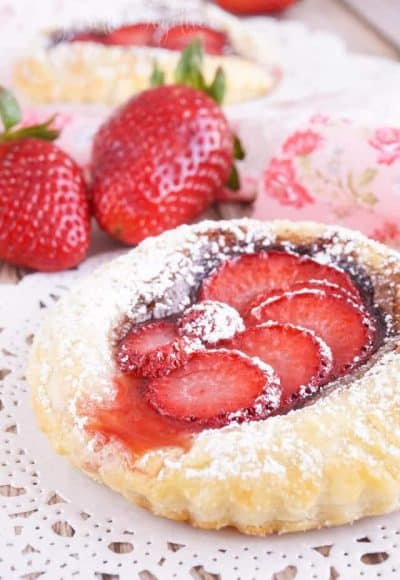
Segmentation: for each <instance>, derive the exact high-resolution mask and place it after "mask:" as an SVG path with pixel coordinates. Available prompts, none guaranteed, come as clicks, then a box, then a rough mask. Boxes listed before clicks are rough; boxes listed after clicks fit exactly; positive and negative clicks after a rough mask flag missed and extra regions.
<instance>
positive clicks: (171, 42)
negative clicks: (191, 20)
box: [159, 24, 229, 54]
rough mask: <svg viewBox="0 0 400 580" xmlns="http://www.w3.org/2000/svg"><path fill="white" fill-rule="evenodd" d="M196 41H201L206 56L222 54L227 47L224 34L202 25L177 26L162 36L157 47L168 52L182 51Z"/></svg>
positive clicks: (227, 42)
mask: <svg viewBox="0 0 400 580" xmlns="http://www.w3.org/2000/svg"><path fill="white" fill-rule="evenodd" d="M196 39H199V40H201V41H202V43H203V48H204V51H205V52H207V53H208V54H224V52H225V51H226V49H227V47H228V45H229V41H228V37H227V35H226V34H225V33H224V32H221V31H219V30H215V29H213V28H210V27H209V26H204V25H202V24H177V25H176V26H172V27H171V28H169V29H168V30H167V31H166V32H165V33H164V34H163V36H162V37H161V38H160V41H159V46H160V47H161V48H167V49H169V50H183V49H184V48H186V47H187V46H188V45H189V44H190V43H192V42H193V41H194V40H196Z"/></svg>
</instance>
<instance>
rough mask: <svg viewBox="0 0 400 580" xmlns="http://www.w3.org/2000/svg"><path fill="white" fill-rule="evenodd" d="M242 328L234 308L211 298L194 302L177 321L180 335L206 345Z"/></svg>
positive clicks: (233, 334) (228, 337) (212, 343)
mask: <svg viewBox="0 0 400 580" xmlns="http://www.w3.org/2000/svg"><path fill="white" fill-rule="evenodd" d="M242 330H244V323H243V320H242V318H241V316H240V314H239V313H238V312H237V311H236V310H235V309H234V308H231V307H230V306H228V304H224V303H223V302H213V301H211V300H206V301H204V302H201V303H200V304H195V305H194V306H192V307H191V308H189V309H188V310H186V312H185V313H184V315H183V316H182V318H181V320H180V323H179V333H180V334H181V335H182V336H187V337H188V338H191V339H193V340H196V339H198V340H200V341H201V342H202V343H203V344H205V345H207V346H211V345H215V344H217V342H220V341H221V340H229V339H231V338H233V337H234V336H235V334H236V333H237V332H241V331H242Z"/></svg>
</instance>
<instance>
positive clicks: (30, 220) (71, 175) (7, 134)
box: [0, 88, 90, 272]
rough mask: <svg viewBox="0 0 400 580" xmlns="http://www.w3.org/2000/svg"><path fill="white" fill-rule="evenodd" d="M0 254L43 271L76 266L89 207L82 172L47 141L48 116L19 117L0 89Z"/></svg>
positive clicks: (49, 137)
mask: <svg viewBox="0 0 400 580" xmlns="http://www.w3.org/2000/svg"><path fill="white" fill-rule="evenodd" d="M0 116H1V118H2V121H3V124H4V128H5V131H4V132H3V133H2V134H1V135H0V259H3V260H6V261H8V262H11V263H13V264H18V265H21V266H26V267H28V268H33V269H35V270H41V271H44V272H53V271H57V270H63V269H66V268H71V267H72V266H76V265H77V264H79V262H81V261H82V260H83V258H84V257H85V255H86V252H87V249H88V245H89V239H90V211H89V203H88V199H87V192H86V187H85V182H84V179H83V176H82V172H81V170H80V168H79V167H78V165H77V164H76V163H75V162H74V161H73V160H72V159H71V158H70V157H69V156H68V155H67V154H66V153H64V152H63V151H62V150H61V149H59V148H58V147H57V146H56V145H54V144H53V143H51V142H50V141H52V140H53V139H55V138H57V136H58V132H57V131H54V130H53V129H51V122H52V119H51V120H50V121H49V122H47V123H44V124H42V125H37V126H34V127H23V128H21V129H14V128H13V127H14V126H15V125H16V124H17V123H18V122H19V121H20V117H21V115H20V110H19V107H18V104H17V103H16V101H15V99H14V97H13V96H12V95H11V94H10V93H9V92H8V91H6V90H5V89H1V88H0Z"/></svg>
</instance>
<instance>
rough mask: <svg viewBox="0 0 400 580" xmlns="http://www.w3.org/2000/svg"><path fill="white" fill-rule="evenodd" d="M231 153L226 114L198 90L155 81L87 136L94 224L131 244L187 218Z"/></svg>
mask: <svg viewBox="0 0 400 580" xmlns="http://www.w3.org/2000/svg"><path fill="white" fill-rule="evenodd" d="M232 151H233V138H232V133H231V131H230V129H229V126H228V123H227V120H226V118H225V117H224V115H223V113H222V111H221V109H220V108H219V107H218V106H217V105H216V104H215V103H214V102H213V100H212V99H211V98H209V97H208V96H207V95H205V94H203V93H202V92H199V91H196V90H194V89H192V88H189V87H185V86H162V87H158V88H155V89H150V90H148V91H145V92H143V93H141V94H140V95H138V96H135V97H133V98H132V99H131V100H130V101H128V103H127V104H126V105H124V106H123V107H122V108H120V109H119V110H118V111H117V112H116V113H115V114H114V115H113V117H111V118H110V119H109V120H108V121H106V122H105V124H104V125H103V126H102V127H101V128H100V130H99V131H98V133H97V135H96V137H95V140H94V146H93V156H92V164H93V172H94V176H95V180H94V188H93V203H94V212H95V216H96V218H97V220H98V222H99V224H100V226H101V227H102V228H103V229H104V230H106V231H107V232H108V233H109V234H110V235H112V236H114V237H116V238H118V239H120V240H122V241H124V242H126V243H128V244H137V243H139V242H140V241H142V240H143V239H144V238H146V237H147V236H151V235H156V234H159V233H160V232H162V231H164V230H166V229H169V228H173V227H175V226H177V225H179V224H182V223H185V222H189V221H192V220H193V219H194V218H195V217H196V216H198V215H199V214H200V213H201V212H202V211H203V210H204V209H206V207H207V206H208V205H209V204H210V203H211V201H212V200H213V197H214V195H215V192H216V191H217V190H218V189H219V188H220V187H222V185H223V184H224V183H225V181H226V180H227V178H228V176H229V174H230V171H231V167H232V163H233V156H232Z"/></svg>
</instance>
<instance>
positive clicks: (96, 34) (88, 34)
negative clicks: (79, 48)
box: [68, 30, 106, 44]
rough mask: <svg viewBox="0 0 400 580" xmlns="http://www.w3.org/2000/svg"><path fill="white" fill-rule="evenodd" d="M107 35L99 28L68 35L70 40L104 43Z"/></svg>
mask: <svg viewBox="0 0 400 580" xmlns="http://www.w3.org/2000/svg"><path fill="white" fill-rule="evenodd" d="M105 38H106V35H105V33H104V32H100V31H98V30H83V31H81V32H75V33H73V34H72V35H71V36H70V37H68V42H96V43H100V44H104V40H105Z"/></svg>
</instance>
